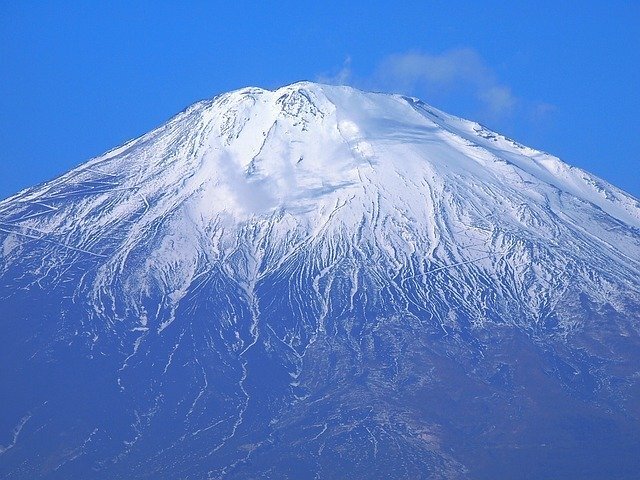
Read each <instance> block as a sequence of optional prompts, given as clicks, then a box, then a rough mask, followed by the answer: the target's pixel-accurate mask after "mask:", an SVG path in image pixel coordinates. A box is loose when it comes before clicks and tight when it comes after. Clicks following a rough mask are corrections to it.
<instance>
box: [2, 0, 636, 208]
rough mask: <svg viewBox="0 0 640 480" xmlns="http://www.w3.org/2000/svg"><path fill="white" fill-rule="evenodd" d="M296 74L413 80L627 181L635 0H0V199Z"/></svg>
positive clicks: (439, 101) (393, 82)
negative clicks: (174, 119)
mask: <svg viewBox="0 0 640 480" xmlns="http://www.w3.org/2000/svg"><path fill="white" fill-rule="evenodd" d="M274 5H275V6H274ZM303 79H307V80H324V81H332V82H345V83H350V84H353V85H355V86H359V87H362V88H371V89H377V90H390V91H397V92H402V93H408V94H413V95H416V96H419V97H420V98H422V99H423V100H425V101H426V102H427V103H431V104H432V105H434V106H436V107H439V108H442V109H443V110H445V111H448V112H450V113H454V114H457V115H460V116H464V117H467V118H471V119H473V120H478V121H480V122H482V123H484V124H486V125H488V126H489V127H491V128H493V129H495V130H498V131H500V132H502V133H504V134H506V135H508V136H510V137H513V138H515V139H517V140H519V141H520V142H522V143H524V144H527V145H530V146H533V147H536V148H540V149H543V150H546V151H548V152H551V153H553V154H555V155H558V156H559V157H560V158H562V159H563V160H564V161H566V162H568V163H570V164H572V165H576V166H579V167H582V168H585V169H587V170H589V171H591V172H593V173H595V174H596V175H599V176H601V177H603V178H605V179H606V180H609V181H610V182H612V183H614V184H616V185H618V186H620V187H622V188H623V189H625V190H627V191H628V192H630V193H632V194H634V195H635V196H636V197H640V174H639V173H638V170H639V168H638V167H640V154H639V152H640V122H639V120H638V115H639V114H640V2H633V1H629V2H622V1H583V2H559V1H535V2H534V1H531V2H504V1H485V2H471V1H469V2H455V1H442V2H428V1H414V2H402V1H395V2H364V1H353V2H332V1H325V2H303V1H280V2H258V1H256V2H241V1H236V2H214V1H210V2H161V1H156V2H136V1H131V2H79V1H78V2H35V1H20V2H9V1H4V2H2V4H1V5H0V144H1V145H2V149H1V150H0V198H4V197H6V196H8V195H10V194H12V193H15V192H17V191H18V190H20V189H22V188H24V187H26V186H30V185H33V184H36V183H39V182H42V181H44V180H47V179H50V178H52V177H54V176H56V175H58V174H60V173H63V172H64V171H66V170H68V169H70V168H72V167H73V166H75V165H78V164H79V163H82V162H83V161H85V160H87V159H89V158H90V157H92V156H95V155H98V154H100V153H102V152H103V151H105V150H108V149H110V148H111V147H114V146H116V145H118V144H120V143H123V142H124V141H126V140H128V139H130V138H132V137H135V136H138V135H140V134H142V133H144V132H146V131H148V130H150V129H151V128H153V127H155V126H157V125H158V124H160V123H162V122H163V121H165V120H166V119H168V118H169V117H170V116H172V115H173V114H175V113H177V112H178V111H180V110H182V109H183V108H184V107H185V106H187V105H189V104H191V103H193V102H194V101H197V100H199V99H202V98H209V97H212V96H214V95H215V94H218V93H221V92H224V91H227V90H232V89H236V88H239V87H243V86H247V85H255V86H262V87H267V88H269V87H277V86H280V85H282V84H287V83H291V82H294V81H297V80H303Z"/></svg>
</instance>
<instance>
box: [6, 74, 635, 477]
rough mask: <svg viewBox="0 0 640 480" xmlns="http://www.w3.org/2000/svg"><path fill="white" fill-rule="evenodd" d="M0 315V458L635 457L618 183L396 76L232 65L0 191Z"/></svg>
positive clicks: (168, 471)
mask: <svg viewBox="0 0 640 480" xmlns="http://www.w3.org/2000/svg"><path fill="white" fill-rule="evenodd" d="M614 160H615V159H612V161H614ZM0 312H1V313H0V338H2V348H1V349H0V365H1V367H0V385H1V387H0V388H1V390H0V393H1V397H2V402H1V405H2V406H1V409H0V477H2V478H8V479H23V478H25V479H26V478H29V479H35V478H43V479H68V478H87V479H89V478H91V479H93V478H95V479H142V478H168V479H178V478H180V479H205V478H210V479H213V478H225V479H259V478H263V479H267V478H274V479H275V478H278V479H280V478H282V479H284V478H290V479H306V478H309V479H313V478H317V479H333V478H354V479H355V478H367V479H375V478H408V479H417V478H434V479H439V478H442V479H457V478H459V479H466V478H469V479H475V478H478V479H494V478H536V479H540V478H582V479H586V478H593V479H601V478H633V477H635V475H637V472H638V469H639V468H640V202H639V201H638V200H637V199H635V198H633V197H632V196H631V195H629V194H627V193H625V192H623V191H621V190H619V189H617V188H615V187H614V186H612V185H610V184H608V183H607V182H605V181H604V180H601V179H599V178H597V177H595V176H593V175H591V174H589V173H587V172H585V171H583V170H580V169H578V168H574V167H571V166H569V165H567V164H565V163H563V162H561V161H560V160H559V159H557V158H555V157H553V156H551V155H549V154H546V153H544V152H540V151H537V150H534V149H531V148H528V147H525V146H523V145H520V144H518V143H516V142H514V141H512V140H510V139H508V138H506V137H504V136H502V135H499V134H497V133H494V132H492V131H490V130H488V129H487V128H485V127H483V126H481V125H479V124H477V123H474V122H470V121H467V120H462V119H460V118H457V117H454V116H451V115H448V114H446V113H444V112H442V111H439V110H437V109H435V108H432V107H430V106H428V105H427V104H425V103H423V102H421V101H420V100H418V99H415V98H407V97H403V96H399V95H387V94H380V93H366V92H362V91H359V90H356V89H353V88H349V87H338V86H327V85H319V84H314V83H308V82H302V83H296V84H293V85H289V86H286V87H283V88H280V89H277V90H275V91H269V90H263V89H259V88H245V89H242V90H238V91H234V92H230V93H226V94H223V95H220V96H218V97H216V98H214V99H212V100H207V101H202V102H199V103H196V104H194V105H192V106H191V107H189V108H187V109H186V110H185V111H183V112H182V113H180V114H178V115H177V116H176V117H174V118H173V119H171V120H170V121H168V122H167V123H166V124H164V125H162V126H161V127H159V128H157V129H156V130H153V131H152V132H150V133H148V134H146V135H143V136H142V137H140V138H137V139H135V140H132V141H130V142H128V143H126V144H125V145H123V146H121V147H118V148H116V149H114V150H112V151H110V152H107V153H106V154H104V155H102V156H100V157H97V158H94V159H92V160H90V161H88V162H87V163H84V164H83V165H80V166H79V167H78V168H76V169H74V170H72V171H70V172H69V173H67V174H65V175H62V176H61V177H59V178H57V179H55V180H52V181H50V182H48V183H45V184H43V185H40V186H38V187H34V188H31V189H28V190H25V191H23V192H20V193H18V194H17V195H15V196H13V197H11V198H9V199H6V200H4V201H3V202H0Z"/></svg>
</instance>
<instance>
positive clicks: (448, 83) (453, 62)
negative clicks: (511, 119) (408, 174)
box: [373, 48, 519, 117]
mask: <svg viewBox="0 0 640 480" xmlns="http://www.w3.org/2000/svg"><path fill="white" fill-rule="evenodd" d="M373 80H374V82H375V83H378V84H380V86H382V87H384V88H385V89H389V90H397V91H405V92H415V91H425V92H427V93H428V94H429V93H433V94H438V95H442V94H443V93H449V94H456V93H458V94H460V93H464V94H471V95H472V96H473V97H475V99H476V100H477V101H478V102H480V103H481V104H482V105H483V106H484V108H485V109H486V111H487V113H489V114H491V115H493V116H496V117H500V116H506V115H509V114H510V113H511V112H512V111H513V109H514V108H515V107H516V106H517V104H518V102H519V99H518V98H517V97H516V96H515V95H514V94H513V93H512V91H511V88H510V87H509V86H507V85H504V84H503V83H501V82H500V81H499V80H498V77H497V75H496V74H495V73H494V71H493V70H492V69H491V68H490V67H489V66H488V65H487V64H486V62H485V61H484V59H483V58H482V57H481V56H480V54H478V52H476V51H475V50H473V49H471V48H459V49H454V50H448V51H446V52H443V53H441V54H430V53H418V52H410V53H402V54H396V55H391V56H389V57H387V58H385V59H384V60H382V62H381V63H380V64H379V66H378V68H377V69H376V71H375V73H374V76H373Z"/></svg>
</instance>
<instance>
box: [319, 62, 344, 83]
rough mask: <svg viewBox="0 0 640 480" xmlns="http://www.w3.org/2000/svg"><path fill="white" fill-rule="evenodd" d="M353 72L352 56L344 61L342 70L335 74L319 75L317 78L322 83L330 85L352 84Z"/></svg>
mask: <svg viewBox="0 0 640 480" xmlns="http://www.w3.org/2000/svg"><path fill="white" fill-rule="evenodd" d="M352 77H353V74H352V71H351V57H347V58H345V59H344V62H342V67H341V68H340V70H338V71H337V72H335V73H333V74H324V75H319V76H318V78H317V80H318V82H320V83H327V84H329V85H350V84H351V83H352V80H353V78H352Z"/></svg>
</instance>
